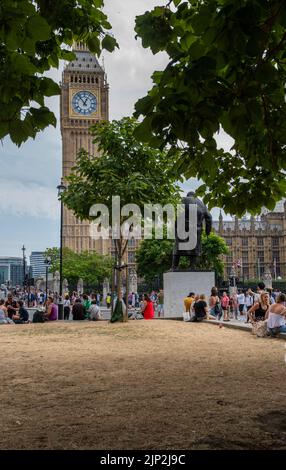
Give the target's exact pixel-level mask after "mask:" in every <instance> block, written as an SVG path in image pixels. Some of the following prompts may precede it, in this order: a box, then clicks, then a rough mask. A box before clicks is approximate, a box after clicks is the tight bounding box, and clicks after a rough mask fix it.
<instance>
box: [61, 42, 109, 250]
mask: <svg viewBox="0 0 286 470" xmlns="http://www.w3.org/2000/svg"><path fill="white" fill-rule="evenodd" d="M73 51H74V52H75V54H76V59H75V60H74V61H72V62H69V64H68V65H67V66H66V67H65V69H64V72H63V76H62V85H61V89H62V92H61V133H62V155H63V160H62V161H63V177H64V178H65V177H66V176H68V175H69V174H70V171H71V168H72V167H73V166H74V164H75V159H76V156H77V153H78V151H79V150H80V149H81V148H84V149H85V150H86V151H87V152H89V153H90V154H94V153H96V146H95V145H94V144H93V143H92V140H93V138H92V137H91V136H90V135H89V128H90V126H91V125H93V124H95V123H96V122H98V121H102V120H104V121H107V120H108V84H107V82H106V75H105V72H104V70H103V68H102V67H101V66H100V65H99V62H98V60H97V58H96V57H95V56H94V55H93V54H91V53H90V52H89V51H88V49H87V48H86V46H85V45H83V44H75V45H74V47H73ZM63 246H64V247H68V248H71V249H72V250H73V251H76V252H80V251H83V250H88V251H90V250H97V251H98V252H100V253H102V254H105V253H107V252H108V244H107V243H104V242H103V241H102V240H96V241H95V240H92V239H91V238H90V236H89V223H88V222H87V221H86V222H81V221H80V220H78V219H77V218H76V217H75V216H74V215H73V213H72V212H71V211H69V210H68V209H67V208H66V207H64V217H63Z"/></svg>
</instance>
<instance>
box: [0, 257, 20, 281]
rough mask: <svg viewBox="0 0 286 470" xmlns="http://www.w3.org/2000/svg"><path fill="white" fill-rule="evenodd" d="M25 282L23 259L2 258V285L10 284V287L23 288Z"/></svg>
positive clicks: (0, 279) (0, 260) (0, 271)
mask: <svg viewBox="0 0 286 470" xmlns="http://www.w3.org/2000/svg"><path fill="white" fill-rule="evenodd" d="M23 281H24V272H23V259H22V258H16V257H9V258H8V257H2V256H1V257H0V284H5V283H7V282H9V284H10V286H12V287H16V286H22V285H23Z"/></svg>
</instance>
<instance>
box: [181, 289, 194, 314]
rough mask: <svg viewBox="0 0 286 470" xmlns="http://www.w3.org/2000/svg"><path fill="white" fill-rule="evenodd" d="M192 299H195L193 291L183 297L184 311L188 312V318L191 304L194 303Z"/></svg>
mask: <svg viewBox="0 0 286 470" xmlns="http://www.w3.org/2000/svg"><path fill="white" fill-rule="evenodd" d="M194 300H195V293H194V292H190V293H189V295H188V296H187V297H185V298H184V306H185V312H187V313H189V315H190V318H191V309H192V305H193V303H194Z"/></svg>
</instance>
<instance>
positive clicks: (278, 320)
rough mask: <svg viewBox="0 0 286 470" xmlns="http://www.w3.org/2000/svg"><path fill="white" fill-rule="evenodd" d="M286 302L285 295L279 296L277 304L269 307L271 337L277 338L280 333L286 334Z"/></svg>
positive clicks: (268, 322) (268, 326) (268, 319)
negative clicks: (285, 304)
mask: <svg viewBox="0 0 286 470" xmlns="http://www.w3.org/2000/svg"><path fill="white" fill-rule="evenodd" d="M285 301H286V296H285V294H279V295H278V296H277V299H276V302H275V303H274V304H272V305H270V307H269V313H268V318H267V330H268V332H269V333H270V336H273V337H275V336H277V335H278V334H279V333H286V322H285V316H286V307H285V306H284V302H285Z"/></svg>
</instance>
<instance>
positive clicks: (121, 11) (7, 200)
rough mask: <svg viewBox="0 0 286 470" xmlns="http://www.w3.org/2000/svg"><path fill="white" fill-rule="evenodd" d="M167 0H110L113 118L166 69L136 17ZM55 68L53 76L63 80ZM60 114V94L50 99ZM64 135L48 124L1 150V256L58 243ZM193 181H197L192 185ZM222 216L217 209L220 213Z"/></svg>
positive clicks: (107, 59)
mask: <svg viewBox="0 0 286 470" xmlns="http://www.w3.org/2000/svg"><path fill="white" fill-rule="evenodd" d="M165 3H166V2H165V1H162V0H124V2H122V0H105V4H106V8H105V10H106V12H107V13H108V15H109V19H110V21H111V23H112V25H113V33H114V35H115V37H116V38H117V40H118V42H119V44H120V50H117V51H116V52H114V53H112V54H109V53H104V64H105V70H106V73H107V77H108V82H109V85H110V119H120V118H121V117H123V116H128V115H131V114H132V112H133V108H134V103H135V102H136V100H137V99H138V98H141V97H143V96H145V94H146V92H147V91H148V90H149V89H150V87H151V84H152V82H151V79H150V76H151V74H152V72H153V71H154V70H162V69H163V68H164V66H165V64H166V62H167V57H166V55H164V54H157V55H156V56H153V55H152V53H151V52H150V51H149V50H145V49H143V48H142V46H141V42H140V40H137V41H136V40H135V32H134V20H135V16H136V15H138V14H142V13H144V12H145V11H146V10H148V9H150V8H152V7H153V6H154V5H159V4H162V5H163V4H165ZM61 71H62V70H59V71H56V70H54V71H53V72H52V76H53V78H55V79H56V80H58V81H59V80H60V79H61ZM47 104H48V106H50V107H51V108H52V109H53V111H54V112H55V113H56V115H57V118H59V97H56V98H52V99H49V100H47ZM61 152H62V148H61V135H60V128H59V119H58V126H57V128H56V129H54V128H53V127H49V128H48V129H46V131H44V132H42V133H40V134H39V135H38V137H37V138H36V139H35V140H29V141H28V142H26V143H25V144H23V145H22V146H21V148H20V149H18V148H17V147H16V146H15V145H14V144H12V143H11V142H10V141H9V139H5V140H4V142H3V145H2V146H1V149H0V168H1V172H0V185H1V192H0V194H1V197H0V213H1V231H0V241H1V244H0V256H21V254H22V252H21V247H22V245H23V244H24V245H25V246H26V248H27V255H29V254H30V252H31V251H42V250H44V249H45V248H47V247H51V246H58V245H59V213H60V206H59V202H58V201H57V190H56V186H57V185H58V184H59V181H60V177H61ZM191 186H193V184H192V185H191ZM215 214H216V215H217V212H216V213H215Z"/></svg>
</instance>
